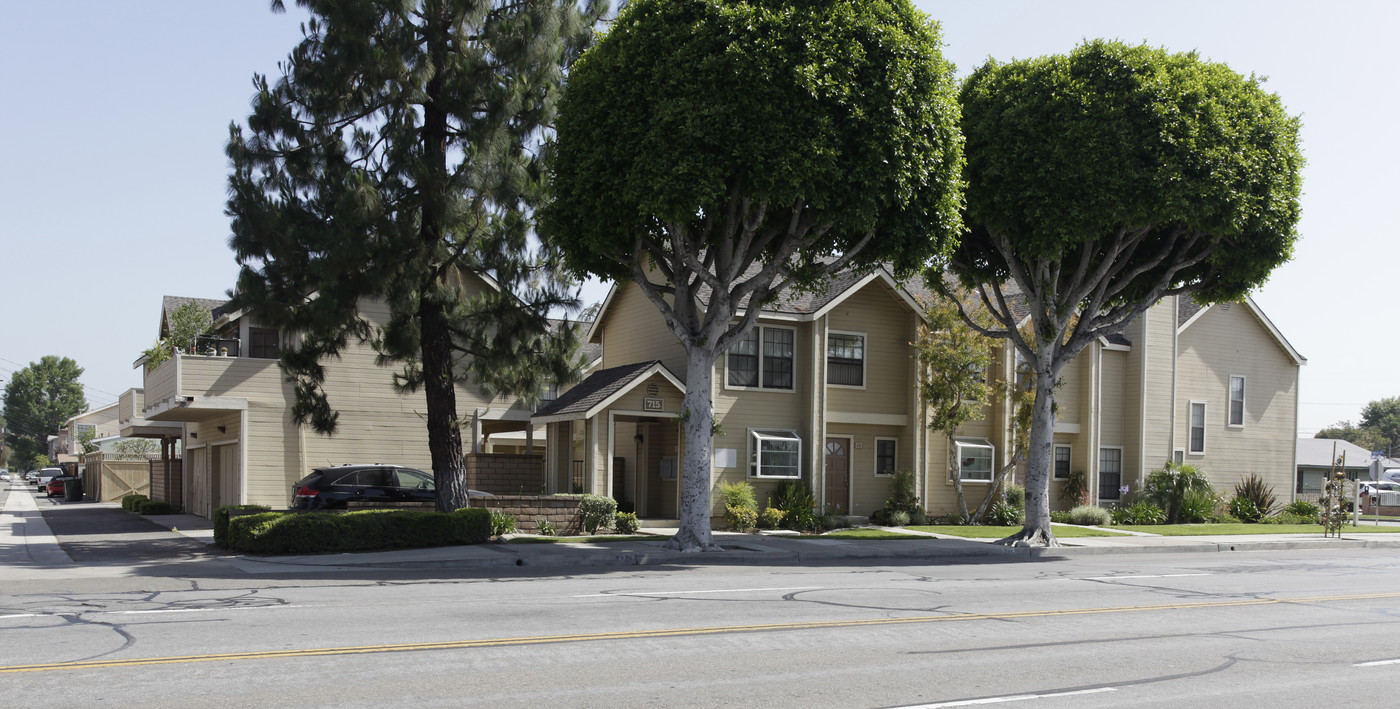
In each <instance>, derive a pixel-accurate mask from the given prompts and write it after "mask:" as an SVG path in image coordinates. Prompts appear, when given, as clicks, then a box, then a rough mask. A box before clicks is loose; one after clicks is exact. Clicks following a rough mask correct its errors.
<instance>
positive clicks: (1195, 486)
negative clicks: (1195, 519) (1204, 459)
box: [1143, 462, 1213, 524]
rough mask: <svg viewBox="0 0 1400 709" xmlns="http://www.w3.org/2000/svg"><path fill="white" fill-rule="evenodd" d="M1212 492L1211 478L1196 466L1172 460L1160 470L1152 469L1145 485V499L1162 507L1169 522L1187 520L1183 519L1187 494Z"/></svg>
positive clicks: (1174, 522)
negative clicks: (1183, 507) (1172, 461)
mask: <svg viewBox="0 0 1400 709" xmlns="http://www.w3.org/2000/svg"><path fill="white" fill-rule="evenodd" d="M1212 492H1213V489H1212V488H1211V485H1210V479H1209V478H1207V477H1206V474H1205V473H1203V472H1201V471H1200V469H1198V468H1197V467H1196V466H1194V465H1186V464H1177V463H1171V462H1169V463H1167V464H1166V466H1165V467H1163V468H1162V469H1160V470H1154V471H1152V472H1151V473H1150V474H1149V475H1148V476H1147V484H1146V485H1144V486H1143V497H1144V499H1146V500H1147V501H1149V502H1151V503H1152V504H1154V505H1156V506H1157V507H1159V508H1161V509H1162V512H1164V513H1165V514H1166V521H1167V523H1168V524H1177V523H1179V522H1186V521H1187V520H1184V519H1182V506H1183V505H1184V504H1185V501H1186V497H1187V495H1190V494H1192V493H1197V494H1199V493H1212ZM1193 512H1194V510H1193ZM1193 516H1197V515H1193Z"/></svg>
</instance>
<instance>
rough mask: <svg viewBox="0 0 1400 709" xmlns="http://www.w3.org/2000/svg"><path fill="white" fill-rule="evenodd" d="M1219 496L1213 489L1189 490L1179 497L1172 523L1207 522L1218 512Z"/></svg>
mask: <svg viewBox="0 0 1400 709" xmlns="http://www.w3.org/2000/svg"><path fill="white" fill-rule="evenodd" d="M1221 506H1222V505H1221V504H1220V497H1219V496H1218V495H1217V494H1216V493H1215V490H1191V491H1189V492H1187V493H1186V494H1185V495H1182V497H1181V506H1180V507H1178V508H1177V511H1176V521H1175V522H1174V524H1200V523H1202V522H1209V521H1210V520H1211V518H1212V517H1214V516H1215V515H1216V514H1217V513H1219V512H1220V508H1221Z"/></svg>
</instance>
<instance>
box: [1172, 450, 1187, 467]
mask: <svg viewBox="0 0 1400 709" xmlns="http://www.w3.org/2000/svg"><path fill="white" fill-rule="evenodd" d="M1172 461H1173V462H1175V463H1176V464H1177V465H1181V464H1183V463H1185V462H1186V449H1185V448H1173V449H1172Z"/></svg>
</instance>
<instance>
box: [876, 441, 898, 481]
mask: <svg viewBox="0 0 1400 709" xmlns="http://www.w3.org/2000/svg"><path fill="white" fill-rule="evenodd" d="M898 447H899V444H898V442H897V441H895V439H893V438H876V439H875V474H876V475H893V474H894V466H895V462H894V461H895V453H896V451H897V450H898Z"/></svg>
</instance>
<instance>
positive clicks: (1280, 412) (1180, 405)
mask: <svg viewBox="0 0 1400 709" xmlns="http://www.w3.org/2000/svg"><path fill="white" fill-rule="evenodd" d="M1179 345H1180V350H1181V360H1180V372H1179V390H1178V392H1179V393H1178V397H1177V427H1178V431H1180V432H1181V433H1180V440H1181V441H1182V443H1181V446H1180V447H1183V448H1185V447H1186V440H1187V438H1186V436H1187V434H1188V431H1189V415H1190V414H1189V412H1190V402H1191V401H1193V400H1194V401H1204V402H1206V439H1205V454H1204V455H1192V454H1189V453H1188V454H1187V456H1186V462H1188V463H1191V464H1193V465H1196V466H1198V467H1200V468H1201V469H1202V470H1203V471H1204V472H1206V473H1207V474H1208V475H1210V477H1211V480H1212V481H1214V482H1215V485H1216V487H1217V488H1232V487H1233V485H1234V484H1235V483H1236V482H1238V481H1239V480H1240V479H1241V478H1244V477H1246V476H1248V475H1249V474H1250V473H1258V474H1259V475H1261V476H1263V477H1264V478H1265V480H1267V481H1268V482H1269V483H1270V484H1272V485H1273V486H1274V492H1275V494H1277V495H1278V496H1279V497H1280V498H1281V499H1288V498H1289V497H1290V496H1291V492H1292V490H1294V475H1295V473H1294V467H1293V466H1294V451H1293V445H1294V443H1295V441H1294V439H1295V437H1296V435H1297V433H1296V430H1297V421H1296V413H1297V405H1298V389H1297V375H1298V366H1297V365H1295V364H1294V363H1293V361H1292V359H1291V358H1290V357H1289V356H1288V354H1287V353H1286V352H1285V351H1284V350H1283V348H1282V347H1281V346H1280V345H1279V344H1278V342H1277V341H1276V340H1274V338H1273V337H1272V335H1271V334H1270V333H1269V332H1268V330H1267V329H1266V328H1265V327H1264V325H1263V324H1262V323H1260V322H1259V320H1258V319H1257V318H1256V317H1255V316H1254V313H1253V312H1251V310H1250V309H1249V307H1248V306H1247V305H1245V304H1243V303H1234V304H1232V305H1230V307H1229V308H1228V309H1227V308H1225V307H1223V306H1220V305H1217V306H1214V307H1212V308H1210V309H1209V310H1208V311H1206V312H1205V313H1204V314H1202V315H1201V316H1200V317H1199V319H1197V320H1196V321H1195V322H1194V323H1192V325H1191V326H1190V327H1188V328H1186V329H1185V330H1184V331H1182V333H1181V335H1180V341H1179ZM1232 374H1233V375H1243V376H1244V377H1245V412H1244V413H1245V417H1244V418H1245V421H1244V426H1242V427H1232V426H1229V425H1227V418H1226V417H1227V414H1228V411H1229V405H1228V404H1229V386H1230V375H1232Z"/></svg>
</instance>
